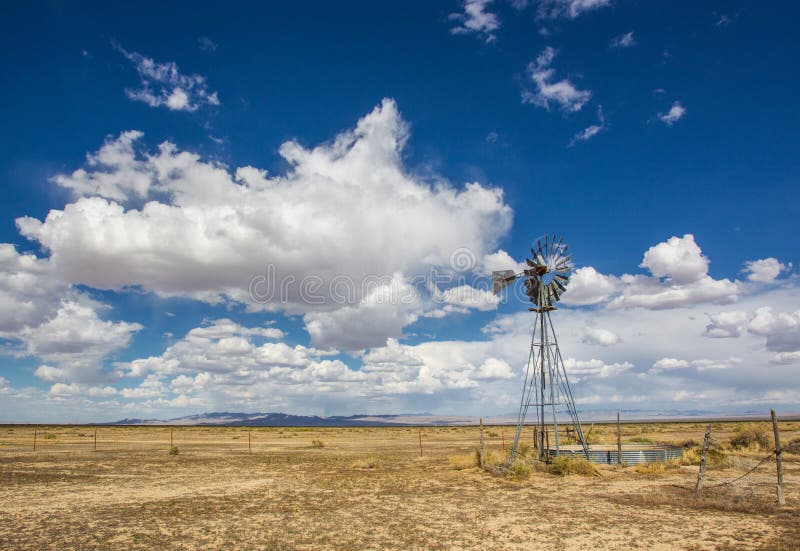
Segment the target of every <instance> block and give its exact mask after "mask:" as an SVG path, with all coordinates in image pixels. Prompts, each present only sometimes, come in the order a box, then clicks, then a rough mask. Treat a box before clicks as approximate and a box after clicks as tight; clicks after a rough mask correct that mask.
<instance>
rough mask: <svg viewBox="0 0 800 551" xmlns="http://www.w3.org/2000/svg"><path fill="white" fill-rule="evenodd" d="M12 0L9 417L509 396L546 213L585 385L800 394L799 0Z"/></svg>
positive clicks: (308, 409) (5, 217) (607, 393)
mask: <svg viewBox="0 0 800 551" xmlns="http://www.w3.org/2000/svg"><path fill="white" fill-rule="evenodd" d="M0 10H1V11H2V17H0V21H2V23H0V30H2V32H0V45H1V46H2V47H1V48H0V52H2V53H0V56H2V57H0V60H1V62H2V67H3V71H2V74H3V83H2V86H0V111H1V112H2V120H3V121H4V124H3V125H2V126H0V136H1V139H2V143H3V147H2V148H0V177H2V181H3V201H2V202H0V243H3V244H4V245H2V248H1V249H0V253H1V254H0V344H2V349H0V352H2V354H3V355H2V358H0V361H2V364H1V365H2V368H0V377H1V378H0V393H2V394H1V395H2V396H3V400H2V401H0V420H2V421H52V420H64V419H66V420H74V421H94V420H108V419H116V418H120V417H169V416H176V415H181V414H186V413H196V412H200V411H210V410H221V409H225V410H243V411H275V410H282V411H288V412H292V413H314V414H350V413H362V412H370V413H393V412H401V411H402V412H407V411H412V412H413V411H432V412H436V413H459V414H475V415H477V414H495V413H505V412H509V411H513V410H514V405H513V404H514V402H515V401H517V400H518V394H519V387H520V384H521V381H520V377H521V375H522V373H523V370H524V365H525V357H526V356H527V352H526V351H527V347H528V339H529V336H528V332H529V331H530V323H531V321H532V320H531V319H530V316H529V314H528V313H527V305H526V304H525V303H523V302H521V301H519V300H514V299H513V297H512V298H508V297H500V299H499V300H498V298H497V297H492V296H491V295H490V294H489V293H487V292H486V291H485V285H486V282H487V275H488V274H489V273H490V272H491V270H493V269H501V268H506V267H514V265H515V264H516V263H517V262H521V261H524V258H525V255H526V253H527V249H528V247H529V246H530V244H531V242H532V240H534V239H535V238H537V237H539V236H541V235H543V234H545V233H557V234H560V235H564V237H565V239H566V240H567V242H568V243H569V244H570V246H571V248H572V250H573V252H574V261H575V264H576V267H577V268H578V270H577V271H576V273H575V277H574V278H573V281H572V283H571V284H570V290H569V291H568V293H567V294H566V295H565V296H564V301H563V307H562V308H561V309H560V310H559V311H558V313H557V314H558V317H557V318H556V322H557V324H558V330H559V336H560V343H561V345H562V349H563V354H564V356H565V358H567V370H568V372H570V376H571V378H572V379H573V380H574V381H575V392H576V399H577V401H578V403H579V406H580V407H581V408H583V409H593V408H594V409H617V408H627V409H648V410H660V411H688V410H696V409H708V410H714V411H731V412H742V411H751V410H756V411H761V410H763V409H764V408H765V407H770V406H774V407H777V408H780V409H783V410H789V409H792V410H795V411H796V410H797V409H798V407H800V384H798V382H797V381H798V380H800V377H798V367H800V298H798V279H797V275H796V268H795V266H796V263H797V261H798V258H797V246H796V241H795V236H796V235H797V233H798V231H797V230H798V222H797V220H798V215H800V186H798V174H799V173H800V170H798V169H800V155H799V154H798V153H799V151H798V138H797V131H796V129H797V127H798V123H800V120H799V119H800V107H798V102H797V100H796V95H797V81H798V77H797V74H798V70H797V59H798V54H800V52H799V51H798V50H800V48H798V42H797V39H796V36H797V32H798V30H799V29H798V28H797V27H798V24H797V21H798V17H797V15H798V14H797V13H790V12H792V11H796V10H795V9H794V8H792V7H791V6H787V5H780V4H770V5H755V4H752V3H732V2H717V3H715V2H707V3H683V4H675V3H667V2H647V3H643V2H622V1H609V0H591V1H583V2H576V1H570V0H544V1H535V0H530V1H527V2H526V1H523V0H517V1H514V2H500V1H494V2H486V1H482V0H473V1H469V2H466V3H464V2H436V3H430V2H419V3H412V4H403V5H400V4H396V5H392V4H385V3H374V2H373V3H368V2H348V3H337V4H335V5H334V4H330V5H325V4H321V3H301V2H294V3H291V4H288V3H287V4H286V5H279V4H277V3H269V4H264V5H254V4H248V3H234V4H231V5H230V9H229V10H227V11H228V13H225V14H224V15H220V13H219V9H218V6H215V5H212V4H209V5H207V6H203V5H199V6H198V5H196V4H189V3H174V4H171V5H168V6H163V5H160V4H155V3H153V4H139V5H136V6H133V5H130V6H128V5H122V4H119V5H114V6H108V5H104V4H99V3H94V4H93V3H74V4H73V3H66V2H45V3H17V4H7V5H4V6H3V7H2V8H0ZM461 261H464V262H466V264H463V265H462V264H458V263H459V262H461ZM454 262H455V263H456V264H458V265H457V266H455V267H454ZM456 268H466V269H463V270H460V269H456ZM259 278H260V279H259ZM266 280H270V281H271V282H273V283H275V282H277V283H278V284H279V285H278V289H280V282H284V284H285V285H286V286H287V289H288V291H287V293H286V296H284V297H281V296H279V295H280V292H278V293H276V294H275V296H272V297H269V298H268V299H266V298H264V297H262V296H259V297H254V296H253V293H252V290H253V284H254V282H255V283H258V282H264V281H266ZM301 281H305V285H310V287H308V288H305V289H301V285H300V282H301ZM337 282H338V284H341V285H343V286H344V287H338V288H337V287H336V285H337ZM317 283H318V285H317ZM315 285H316V287H315ZM337 289H338V291H337ZM342 289H347V290H348V291H349V290H352V293H344V295H346V296H341V295H342V293H340V292H339V291H341V290H342ZM257 294H258V293H257ZM308 295H313V296H312V297H309V296H308ZM309 298H310V300H309ZM340 299H341V300H340Z"/></svg>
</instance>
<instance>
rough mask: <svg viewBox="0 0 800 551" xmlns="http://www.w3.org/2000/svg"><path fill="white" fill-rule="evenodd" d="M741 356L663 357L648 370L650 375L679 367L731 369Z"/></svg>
mask: <svg viewBox="0 0 800 551" xmlns="http://www.w3.org/2000/svg"><path fill="white" fill-rule="evenodd" d="M741 362H742V360H741V358H736V357H732V358H728V359H727V360H709V359H700V360H691V361H687V360H680V359H677V358H661V359H660V360H658V361H656V362H655V363H654V364H653V366H652V367H651V368H650V369H649V370H648V372H647V373H648V374H649V375H657V374H659V373H663V372H665V371H675V370H679V369H688V368H694V369H696V370H697V371H708V370H712V369H729V368H731V367H732V366H734V365H736V364H739V363H741Z"/></svg>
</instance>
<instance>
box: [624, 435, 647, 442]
mask: <svg viewBox="0 0 800 551" xmlns="http://www.w3.org/2000/svg"><path fill="white" fill-rule="evenodd" d="M625 442H626V443H628V444H652V443H653V441H652V440H651V439H649V438H647V437H646V436H634V437H633V438H628V439H627V440H626V441H625Z"/></svg>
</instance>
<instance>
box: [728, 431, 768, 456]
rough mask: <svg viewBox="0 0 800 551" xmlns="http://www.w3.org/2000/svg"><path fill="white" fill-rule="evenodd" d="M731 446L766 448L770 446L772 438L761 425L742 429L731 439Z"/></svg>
mask: <svg viewBox="0 0 800 551" xmlns="http://www.w3.org/2000/svg"><path fill="white" fill-rule="evenodd" d="M730 446H731V448H733V449H735V450H741V449H747V450H753V451H757V450H765V449H767V448H769V447H770V440H769V437H768V436H767V433H766V431H765V430H763V429H762V428H761V427H752V428H746V429H742V430H740V431H739V432H738V433H736V434H735V435H734V436H733V437H732V438H731V439H730Z"/></svg>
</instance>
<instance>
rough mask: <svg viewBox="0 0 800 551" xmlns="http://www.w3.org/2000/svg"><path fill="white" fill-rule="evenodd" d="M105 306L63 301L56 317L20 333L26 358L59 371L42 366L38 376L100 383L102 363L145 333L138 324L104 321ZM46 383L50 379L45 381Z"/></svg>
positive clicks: (86, 301) (84, 301) (81, 301)
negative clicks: (101, 313)
mask: <svg viewBox="0 0 800 551" xmlns="http://www.w3.org/2000/svg"><path fill="white" fill-rule="evenodd" d="M99 308H103V306H102V305H99V304H97V303H94V302H93V301H89V300H88V299H82V300H80V301H78V302H72V301H64V302H62V303H61V305H60V306H59V308H58V310H57V312H56V314H55V316H54V317H52V318H50V319H48V320H47V321H45V322H44V323H41V324H40V325H37V326H34V327H25V328H24V329H22V330H21V331H20V332H19V333H18V338H19V339H20V340H21V341H22V342H23V344H24V347H25V351H24V355H27V356H34V357H37V358H40V359H42V360H44V361H46V362H49V363H55V364H56V365H57V366H58V368H50V367H48V366H42V367H40V368H39V369H37V372H36V375H37V376H38V377H40V378H45V377H51V378H53V377H55V376H56V375H58V378H63V379H66V380H72V381H79V382H81V381H89V382H92V381H97V380H99V379H100V377H101V375H100V370H101V362H102V360H103V359H104V358H105V357H106V356H108V355H109V354H111V353H112V352H114V351H116V350H121V349H124V348H127V347H128V344H129V343H130V339H131V337H132V336H133V334H134V333H136V332H137V331H139V330H140V329H142V326H141V325H140V324H138V323H128V322H124V321H120V322H114V321H104V320H101V319H100V317H99V316H98V313H97V310H98V309H99ZM45 380H47V379H45Z"/></svg>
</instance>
